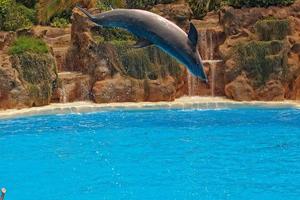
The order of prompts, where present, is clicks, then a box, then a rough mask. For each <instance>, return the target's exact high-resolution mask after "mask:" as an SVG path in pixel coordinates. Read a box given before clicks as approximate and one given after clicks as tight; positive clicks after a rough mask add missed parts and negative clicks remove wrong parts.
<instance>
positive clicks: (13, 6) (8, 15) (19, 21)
mask: <svg viewBox="0 0 300 200" xmlns="http://www.w3.org/2000/svg"><path fill="white" fill-rule="evenodd" d="M35 16H36V13H35V10H33V9H30V8H27V7H26V6H24V5H22V4H19V3H16V1H15V0H0V30H4V31H15V30H17V29H20V28H26V27H29V26H31V25H32V24H33V23H35V22H36V20H35V19H36V17H35Z"/></svg>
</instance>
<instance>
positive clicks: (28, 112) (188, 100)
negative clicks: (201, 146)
mask: <svg viewBox="0 0 300 200" xmlns="http://www.w3.org/2000/svg"><path fill="white" fill-rule="evenodd" d="M245 106H250V107H252V106H262V107H292V108H296V109H300V101H282V102H261V101H252V102H237V101H232V100H228V99H226V98H223V97H198V96H197V97H182V98H179V99H176V100H175V101H173V102H139V103H135V102H128V103H104V104H96V103H93V102H87V101H84V102H73V103H54V104H51V105H48V106H44V107H33V108H25V109H19V110H18V109H9V110H2V111H0V119H9V118H14V117H25V116H34V115H49V114H70V113H72V114H81V113H92V112H103V111H114V110H152V109H182V110H191V109H192V110H193V109H195V110H220V109H231V108H239V107H245Z"/></svg>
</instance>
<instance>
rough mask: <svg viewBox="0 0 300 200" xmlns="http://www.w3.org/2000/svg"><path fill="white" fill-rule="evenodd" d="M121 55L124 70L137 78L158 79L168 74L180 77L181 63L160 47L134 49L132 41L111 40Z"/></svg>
mask: <svg viewBox="0 0 300 200" xmlns="http://www.w3.org/2000/svg"><path fill="white" fill-rule="evenodd" d="M111 43H112V44H113V45H114V46H115V48H116V50H117V52H118V55H119V58H120V61H121V63H122V67H123V70H122V71H124V72H125V74H126V75H128V76H131V77H133V78H136V79H150V80H156V79H159V78H164V77H166V76H167V75H172V76H173V77H179V76H180V75H181V68H180V65H179V64H178V62H177V61H176V60H174V59H173V58H171V57H170V56H169V55H167V54H166V53H164V52H163V51H161V50H160V49H158V48H157V47H153V46H150V47H147V48H143V49H132V48H131V47H130V46H131V45H132V42H127V41H112V42H111Z"/></svg>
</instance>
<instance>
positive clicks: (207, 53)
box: [187, 29, 216, 96]
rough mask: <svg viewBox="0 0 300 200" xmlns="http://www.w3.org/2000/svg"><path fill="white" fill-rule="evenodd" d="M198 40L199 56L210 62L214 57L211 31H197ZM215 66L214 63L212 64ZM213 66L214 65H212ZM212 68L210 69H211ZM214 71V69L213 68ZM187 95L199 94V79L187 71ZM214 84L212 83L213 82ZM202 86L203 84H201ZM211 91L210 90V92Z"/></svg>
mask: <svg viewBox="0 0 300 200" xmlns="http://www.w3.org/2000/svg"><path fill="white" fill-rule="evenodd" d="M199 36H200V41H199V48H200V49H199V51H200V55H201V58H202V59H203V60H205V61H206V62H205V63H211V62H210V61H213V58H214V47H213V32H212V31H209V30H207V29H204V30H202V31H200V32H199ZM214 66H216V65H214ZM214 68H215V67H214ZM211 70H212V69H211ZM214 71H215V69H214ZM187 79H188V95H189V96H197V95H200V93H199V89H198V90H197V88H200V87H201V84H203V83H201V81H200V80H199V79H198V78H196V77H194V76H193V75H192V74H190V73H189V72H188V77H187ZM213 85H214V83H213ZM202 87H203V86H202ZM211 93H212V92H211Z"/></svg>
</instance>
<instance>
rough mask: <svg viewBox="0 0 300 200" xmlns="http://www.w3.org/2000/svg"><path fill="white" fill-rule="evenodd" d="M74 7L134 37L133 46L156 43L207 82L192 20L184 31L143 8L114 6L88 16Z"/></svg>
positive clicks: (93, 18)
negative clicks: (136, 39) (116, 7)
mask: <svg viewBox="0 0 300 200" xmlns="http://www.w3.org/2000/svg"><path fill="white" fill-rule="evenodd" d="M78 8H79V9H80V10H81V11H82V12H84V13H85V14H86V15H87V16H88V17H89V19H90V20H91V21H93V22H94V23H96V24H97V25H99V26H102V27H117V28H123V29H126V30H128V31H129V32H131V33H132V34H134V35H135V36H137V37H138V38H139V41H138V42H137V43H136V44H135V45H134V47H136V48H142V47H146V46H149V45H153V44H154V45H156V46H157V47H159V48H160V49H162V50H163V51H165V52H166V53H168V54H169V55H171V56H173V57H174V58H176V59H177V60H178V61H179V62H181V63H182V64H184V65H185V66H186V67H187V68H188V69H189V71H190V72H191V73H192V74H193V75H195V76H196V77H198V78H200V79H201V80H203V81H205V82H208V81H207V76H206V74H205V71H204V69H203V64H202V61H201V57H200V54H199V51H198V48H197V42H198V32H197V30H196V28H195V26H194V25H193V24H192V23H190V30H189V33H188V34H186V33H185V32H184V31H183V30H182V29H181V28H179V27H178V26H177V25H176V24H174V23H173V22H171V21H169V20H167V19H165V18H163V17H161V16H159V15H157V14H154V13H151V12H148V11H145V10H138V9H114V10H111V11H107V12H103V13H100V14H97V15H91V14H90V13H89V12H87V11H86V10H84V9H82V8H80V7H78Z"/></svg>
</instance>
